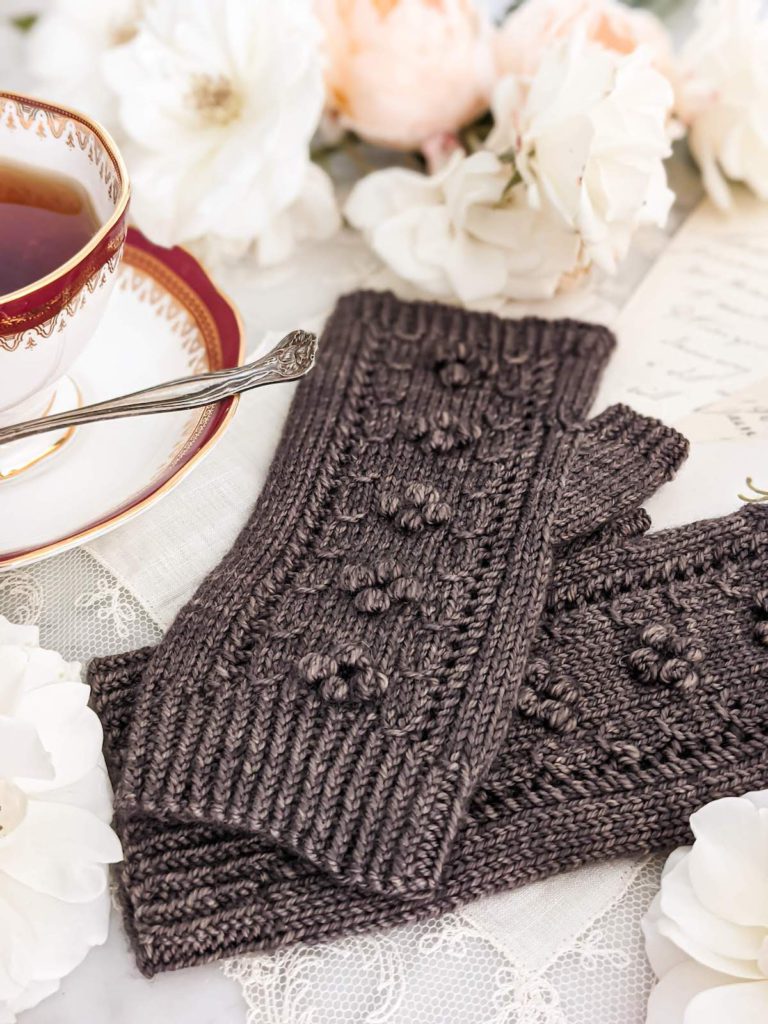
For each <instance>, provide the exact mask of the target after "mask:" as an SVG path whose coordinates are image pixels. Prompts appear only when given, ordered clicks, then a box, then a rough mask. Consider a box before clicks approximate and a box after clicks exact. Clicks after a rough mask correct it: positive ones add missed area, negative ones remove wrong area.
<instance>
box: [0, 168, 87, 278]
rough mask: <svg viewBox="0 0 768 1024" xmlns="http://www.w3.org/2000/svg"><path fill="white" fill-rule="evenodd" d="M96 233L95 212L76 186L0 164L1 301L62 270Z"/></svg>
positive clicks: (43, 173) (34, 170) (50, 174)
mask: <svg viewBox="0 0 768 1024" xmlns="http://www.w3.org/2000/svg"><path fill="white" fill-rule="evenodd" d="M98 229H99V220H98V217H97V216H96V211H95V210H94V208H93V204H92V202H91V200H90V198H89V196H88V193H87V192H86V191H85V189H84V188H83V186H82V185H80V183H79V182H77V181H75V180H74V179H73V178H68V177H66V176H65V175H62V174H57V173H54V172H50V171H46V170H40V169H39V168H35V167H28V166H25V165H24V164H16V163H8V162H5V161H2V160H0V295H8V294H10V293H11V292H15V291H18V290H19V289H21V288H25V287H26V286H27V285H30V284H32V283H33V282H35V281H39V280H40V279H41V278H43V277H46V276H47V275H48V274H50V273H52V272H53V271H54V270H56V269H57V268H59V267H61V266H62V265H63V264H65V263H66V262H67V261H68V260H70V259H71V258H72V257H73V256H74V255H76V253H78V252H79V250H80V249H82V248H83V246H85V245H87V243H88V242H89V241H90V240H91V238H93V236H94V234H95V233H96V232H97V231H98Z"/></svg>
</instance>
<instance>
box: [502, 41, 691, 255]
mask: <svg viewBox="0 0 768 1024" xmlns="http://www.w3.org/2000/svg"><path fill="white" fill-rule="evenodd" d="M672 99H673V97H672V88H671V86H670V84H669V82H668V81H667V79H666V78H665V77H664V76H663V75H662V74H660V73H659V72H658V71H657V70H656V69H655V68H654V67H653V66H652V65H651V63H650V58H649V55H648V53H647V52H646V51H643V50H642V49H641V50H636V51H635V52H634V53H631V54H629V55H628V56H622V55H620V54H617V53H614V52H613V51H611V50H606V49H605V48H603V47H601V46H598V45H597V44H596V43H593V42H590V41H589V40H586V39H585V38H584V37H583V35H582V34H581V33H577V34H576V35H574V36H573V37H571V38H570V39H568V40H566V41H565V42H563V43H560V44H558V45H556V46H554V47H551V48H550V49H549V50H548V51H547V53H546V55H545V57H544V59H543V61H542V63H541V65H540V67H539V69H538V71H537V72H536V74H535V75H534V77H533V79H532V80H531V81H530V83H528V82H527V81H525V80H523V79H521V78H519V77H515V76H508V77H506V78H504V79H502V80H501V81H500V82H499V84H498V86H497V88H496V92H495V94H494V101H493V113H494V129H493V131H492V133H491V135H490V136H489V138H488V145H489V146H490V148H492V149H494V150H495V151H496V152H498V153H500V154H503V155H504V157H505V159H508V160H510V161H512V162H514V165H515V168H516V170H517V173H518V175H519V177H520V179H521V180H522V182H523V184H524V185H525V187H526V189H527V193H528V199H529V202H530V204H531V205H532V206H533V207H535V208H537V207H541V206H543V205H544V204H546V205H548V206H550V207H552V208H553V209H554V210H555V211H556V212H557V213H558V214H559V216H560V217H561V218H562V221H563V224H564V225H565V226H566V227H568V228H570V229H571V230H573V231H574V232H576V233H577V234H578V236H579V238H580V240H581V243H582V245H583V247H584V252H585V255H586V257H587V259H588V260H589V262H592V263H594V264H595V265H597V266H598V267H600V268H601V269H602V270H605V271H607V272H608V273H615V271H616V268H617V266H618V263H619V261H620V260H621V259H623V257H624V256H625V255H626V252H627V250H628V248H629V244H630V241H631V239H632V236H633V234H634V232H635V231H636V229H637V228H638V227H640V226H641V225H643V224H657V225H659V226H663V225H664V223H665V222H666V219H667V215H668V213H669V209H670V206H671V205H672V202H673V199H674V196H673V194H672V192H671V191H670V189H669V188H668V187H667V179H666V172H665V169H664V163H663V161H664V159H665V157H667V156H668V155H669V154H670V152H671V148H670V141H669V134H668V130H667V122H668V118H669V113H670V110H671V107H672Z"/></svg>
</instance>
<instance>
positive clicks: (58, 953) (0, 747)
mask: <svg viewBox="0 0 768 1024" xmlns="http://www.w3.org/2000/svg"><path fill="white" fill-rule="evenodd" d="M88 694H89V690H88V687H87V686H85V685H84V684H83V683H81V682H80V666H79V665H77V664H72V663H68V662H66V661H64V659H63V658H62V657H61V656H60V655H58V654H57V653H56V652H55V651H46V650H42V649H41V648H40V647H38V636H37V630H36V629H35V628H33V627H31V626H13V625H11V624H10V623H9V622H8V621H7V620H6V619H4V618H3V617H2V616H0V1021H2V1022H3V1024H6V1022H8V1021H13V1020H15V1014H16V1013H18V1012H19V1011H21V1010H23V1009H26V1008H27V1007H29V1006H33V1005H34V1004H35V1003H37V1002H39V1000H40V999H42V998H44V997H45V996H47V995H49V994H50V993H51V992H54V991H55V990H56V989H57V988H58V984H59V980H60V979H61V978H62V977H64V975H66V974H68V973H69V972H70V971H72V970H73V969H74V968H75V967H76V966H77V965H78V964H79V963H80V961H81V960H82V959H83V957H84V956H85V955H86V953H87V952H88V950H89V949H90V948H91V947H92V946H95V945H99V944H100V943H102V942H104V940H105V939H106V937H107V928H108V922H109V911H110V899H109V891H108V888H107V881H108V879H107V865H108V864H111V863H114V862H115V861H118V860H120V859H121V850H120V843H119V841H118V839H117V836H116V835H115V834H114V832H113V831H112V829H111V828H110V827H109V825H108V822H109V820H110V818H111V816H112V801H111V791H110V788H109V782H108V780H107V774H106V768H105V766H104V761H103V758H102V756H101V739H102V732H101V724H100V723H99V720H98V718H97V717H96V715H95V713H94V712H93V711H91V709H90V708H89V707H88Z"/></svg>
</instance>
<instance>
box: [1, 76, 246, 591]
mask: <svg viewBox="0 0 768 1024" xmlns="http://www.w3.org/2000/svg"><path fill="white" fill-rule="evenodd" d="M1 104H2V93H0V107H1ZM189 255H190V256H191V253H190V254H189ZM129 267H132V268H136V269H138V270H140V271H143V272H144V275H145V276H147V277H149V278H154V279H155V280H156V281H157V282H160V283H161V285H162V288H160V289H157V291H154V292H153V291H152V289H151V288H148V291H142V292H141V293H140V295H141V298H140V301H142V302H143V301H147V302H149V303H150V304H152V305H155V307H156V309H162V304H161V303H160V302H159V301H158V300H159V297H161V296H162V293H163V289H165V290H166V291H168V292H170V293H171V294H172V295H173V297H174V299H176V300H177V301H178V302H180V303H181V304H182V306H186V308H187V309H188V310H189V311H190V313H191V314H192V317H193V319H194V321H195V323H196V324H197V326H198V329H199V332H200V333H199V335H198V336H197V337H198V338H199V340H200V342H202V345H203V347H204V348H205V350H206V352H207V353H208V359H209V366H210V369H212V370H213V369H222V368H223V367H224V357H223V354H222V350H221V342H220V338H219V334H218V329H217V328H216V321H215V320H214V317H213V316H212V314H211V313H210V311H209V310H208V308H207V306H206V304H205V303H204V302H203V300H202V299H200V297H199V296H198V295H197V293H196V292H195V291H194V290H193V289H192V287H191V286H190V285H188V284H187V283H186V282H185V281H183V280H182V279H181V278H180V277H177V276H176V272H174V271H172V270H170V269H169V268H168V267H167V266H166V265H165V264H164V263H163V262H162V261H161V260H159V259H158V258H157V257H155V256H152V255H150V254H149V253H147V252H145V251H143V250H141V249H138V248H136V247H134V246H133V245H131V242H130V241H129V242H128V244H127V245H126V249H125V254H124V258H123V262H122V263H121V265H120V277H118V280H117V282H116V288H120V284H121V279H122V277H123V275H125V274H127V271H128V268H129ZM141 277H142V275H141V274H140V275H138V280H135V281H133V282H132V283H131V285H130V287H131V288H132V289H133V290H134V291H138V290H139V289H141V288H143V287H148V285H147V283H146V282H142V280H141ZM150 284H151V282H150ZM209 284H210V285H211V286H212V287H213V290H214V292H215V293H216V295H217V296H218V298H219V301H220V302H222V303H223V304H224V305H225V306H226V308H227V309H228V310H229V312H230V314H231V316H232V317H233V318H234V320H235V322H236V324H237V329H238V341H239V344H238V351H237V355H236V359H235V362H234V363H231V364H230V365H233V366H241V365H242V362H243V358H244V356H245V327H244V324H243V321H242V318H241V316H240V314H239V312H238V310H237V307H236V306H234V305H233V304H232V302H231V301H230V299H229V298H228V297H227V296H226V295H225V294H224V292H222V291H221V289H219V288H218V287H216V285H215V284H214V283H213V282H212V281H210V279H209ZM125 286H126V287H128V285H127V283H126V285H125ZM158 293H159V295H158ZM174 330H175V328H174ZM181 330H182V327H181V325H179V328H178V332H181ZM189 344H190V345H191V347H192V352H193V353H194V352H195V351H196V346H197V341H190V342H189ZM192 358H194V356H192ZM239 398H240V396H239V395H235V396H234V397H233V398H230V399H228V400H227V401H228V407H227V409H226V410H225V412H224V414H223V416H222V417H221V419H220V422H219V423H218V424H217V427H216V430H215V431H214V432H213V433H212V434H211V435H210V436H208V437H206V438H204V440H203V441H202V443H200V437H199V435H200V433H202V432H203V428H204V427H205V425H206V424H207V423H208V420H209V418H210V417H211V416H212V415H213V410H212V409H211V407H206V408H204V409H203V410H202V412H201V416H200V418H199V421H198V425H197V427H196V428H195V429H194V431H193V433H194V436H195V440H196V441H197V444H195V442H194V441H193V440H192V438H191V437H186V438H185V439H184V440H183V441H182V442H181V444H180V446H179V451H178V452H174V453H172V455H171V458H170V459H169V460H168V461H169V462H173V463H178V464H175V465H173V467H172V469H170V470H168V469H166V472H165V473H162V470H157V471H156V474H154V479H155V484H156V485H155V486H154V488H153V489H152V490H151V491H150V492H149V493H146V492H144V491H142V493H141V495H140V496H135V497H134V498H133V499H130V500H128V501H126V502H124V503H123V505H122V506H121V508H120V510H119V511H116V512H114V513H113V514H111V515H110V516H109V517H108V518H107V519H105V520H103V521H102V522H99V523H97V524H95V525H91V526H86V527H84V528H82V529H80V530H77V531H75V532H73V533H70V534H68V535H67V536H64V537H60V538H59V539H57V540H52V541H50V542H49V543H46V544H40V545H38V546H36V547H35V548H34V549H29V550H27V551H24V552H20V553H10V554H9V555H4V554H3V553H2V552H0V572H2V570H4V569H17V568H19V567H20V566H24V565H28V564H30V563H32V562H36V561H38V560H39V559H41V558H45V557H47V556H49V555H52V554H54V553H56V552H60V551H65V550H67V549H68V548H72V547H75V546H77V545H78V544H82V543H84V542H86V541H87V540H89V539H92V538H93V537H97V536H99V535H100V534H102V533H104V532H105V531H106V530H110V529H113V528H114V527H116V526H118V525H120V524H121V523H125V522H128V521H129V520H130V519H132V518H133V517H134V516H136V515H137V514H138V513H140V512H141V511H143V510H144V509H147V508H150V507H151V506H152V505H154V504H155V502H157V501H158V500H160V499H161V498H162V497H163V496H164V495H166V494H168V493H169V492H170V491H171V490H173V488H174V487H175V486H176V485H177V484H178V483H179V482H180V481H181V480H182V479H183V478H184V477H185V476H187V475H188V474H189V473H190V472H191V471H192V470H193V469H194V467H195V466H196V465H198V464H199V463H200V462H201V461H202V459H204V458H205V456H206V455H207V454H208V452H209V451H210V450H211V448H213V446H214V445H215V444H216V442H217V441H218V440H219V438H220V437H221V436H222V435H223V433H224V432H225V431H226V429H227V427H228V426H229V424H230V422H231V420H232V417H233V416H234V414H235V411H236V410H237V406H238V403H239ZM193 446H194V450H193V451H191V453H190V452H189V451H188V449H190V448H192V447H193ZM184 453H186V455H185V454H184ZM161 474H162V477H164V478H162V479H161V482H160V480H159V479H158V478H161ZM0 578H1V577H0Z"/></svg>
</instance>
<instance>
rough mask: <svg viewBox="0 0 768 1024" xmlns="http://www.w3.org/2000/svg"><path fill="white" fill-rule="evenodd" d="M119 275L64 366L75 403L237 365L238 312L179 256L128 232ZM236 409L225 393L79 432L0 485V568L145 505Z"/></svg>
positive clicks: (87, 535)
mask: <svg viewBox="0 0 768 1024" xmlns="http://www.w3.org/2000/svg"><path fill="white" fill-rule="evenodd" d="M118 274H119V277H118V281H117V284H116V287H115V291H114V294H113V295H112V297H111V299H110V301H109V306H108V307H107V310H106V312H105V314H104V318H103V320H102V321H101V323H100V324H99V328H98V330H97V332H96V334H95V335H94V337H93V339H92V341H91V342H90V344H89V345H88V348H87V349H86V350H85V352H83V354H82V355H81V356H80V358H79V359H78V361H77V363H75V365H74V366H73V367H72V369H71V371H70V375H69V376H70V381H71V386H72V387H74V388H76V389H77V390H78V391H79V393H80V401H81V402H82V403H83V404H86V405H87V404H90V403H91V402H98V401H102V400H104V399H107V398H114V397H117V396H118V395H122V394H126V393H127V392H130V391H138V390H140V389H142V388H146V387H150V386H151V385H153V384H160V383H162V382H163V381H166V380H172V379H174V378H176V377H186V376H189V375H190V374H193V373H205V372H206V371H208V370H219V369H223V368H226V367H230V366H238V365H240V363H241V362H242V360H243V345H244V339H243V329H242V325H241V322H240V318H239V316H238V314H237V312H236V310H235V309H234V307H233V306H232V305H231V303H230V302H229V301H228V300H227V299H226V298H225V297H224V296H223V295H222V294H221V292H219V291H218V289H217V288H216V287H215V286H214V284H213V283H212V281H211V280H210V278H209V277H208V275H207V274H206V273H205V271H204V270H203V268H202V267H201V266H200V264H199V263H198V262H197V260H195V259H194V257H193V256H191V255H190V254H189V253H188V252H186V251H185V250H183V249H162V248H159V247H158V246H155V245H153V244H152V243H151V242H149V241H148V240H147V239H145V238H144V237H143V235H141V234H140V233H139V232H138V231H136V230H134V229H131V230H130V231H129V232H128V242H127V245H126V248H125V254H124V257H123V262H122V265H121V267H120V270H119V271H118ZM44 343H45V342H44V341H41V342H40V344H44ZM236 406H237V398H236V397H235V398H230V399H227V400H226V401H224V402H219V403H218V404H217V405H210V406H205V407H204V408H202V409H193V410H191V411H185V412H176V413H163V414H160V415H155V416H138V417H132V418H128V419H122V420H111V421H105V422H103V423H92V424H89V425H87V426H82V427H78V428H77V429H76V430H75V432H74V435H73V436H72V437H71V438H68V439H67V441H66V444H64V445H62V446H61V449H60V450H59V451H56V452H55V453H54V454H52V455H51V456H50V457H49V458H45V459H43V460H41V461H40V462H39V463H38V464H37V465H34V466H31V467H30V468H29V469H26V470H24V472H22V473H20V474H18V475H14V476H11V477H10V478H9V479H4V480H2V481H0V524H1V527H0V570H3V569H12V568H15V567H17V566H20V565H25V564H28V563H30V562H35V561H38V560H39V559H41V558H46V557H48V556H49V555H53V554H56V553H57V552H59V551H64V550H66V549H67V548H71V547H75V546H77V545H78V544H82V543H84V542H85V541H88V540H92V539H93V538H94V537H97V536H99V535H100V534H102V533H106V532H107V531H108V530H112V529H114V528H115V527H116V526H119V525H121V524H122V523H125V522H126V521H127V520H129V519H131V518H132V517H133V516H135V515H138V514H139V513H140V512H143V511H145V510H146V509H148V508H150V507H151V506H152V505H153V504H154V503H155V502H156V501H159V500H160V498H162V497H163V495H165V494H167V493H168V492H169V491H170V490H171V489H172V488H173V487H175V486H176V484H178V483H179V481H180V480H182V479H183V477H184V476H185V475H186V474H187V473H188V472H189V471H190V470H191V469H192V468H193V466H194V465H195V464H196V463H197V462H199V461H200V460H201V459H202V458H203V456H204V455H205V454H206V453H207V452H209V451H210V450H211V448H212V447H213V445H214V444H215V443H216V442H217V441H218V439H219V438H220V437H221V436H222V434H223V433H224V431H225V430H226V428H227V425H228V423H229V421H230V419H231V418H232V415H233V413H234V411H235V408H236Z"/></svg>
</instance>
